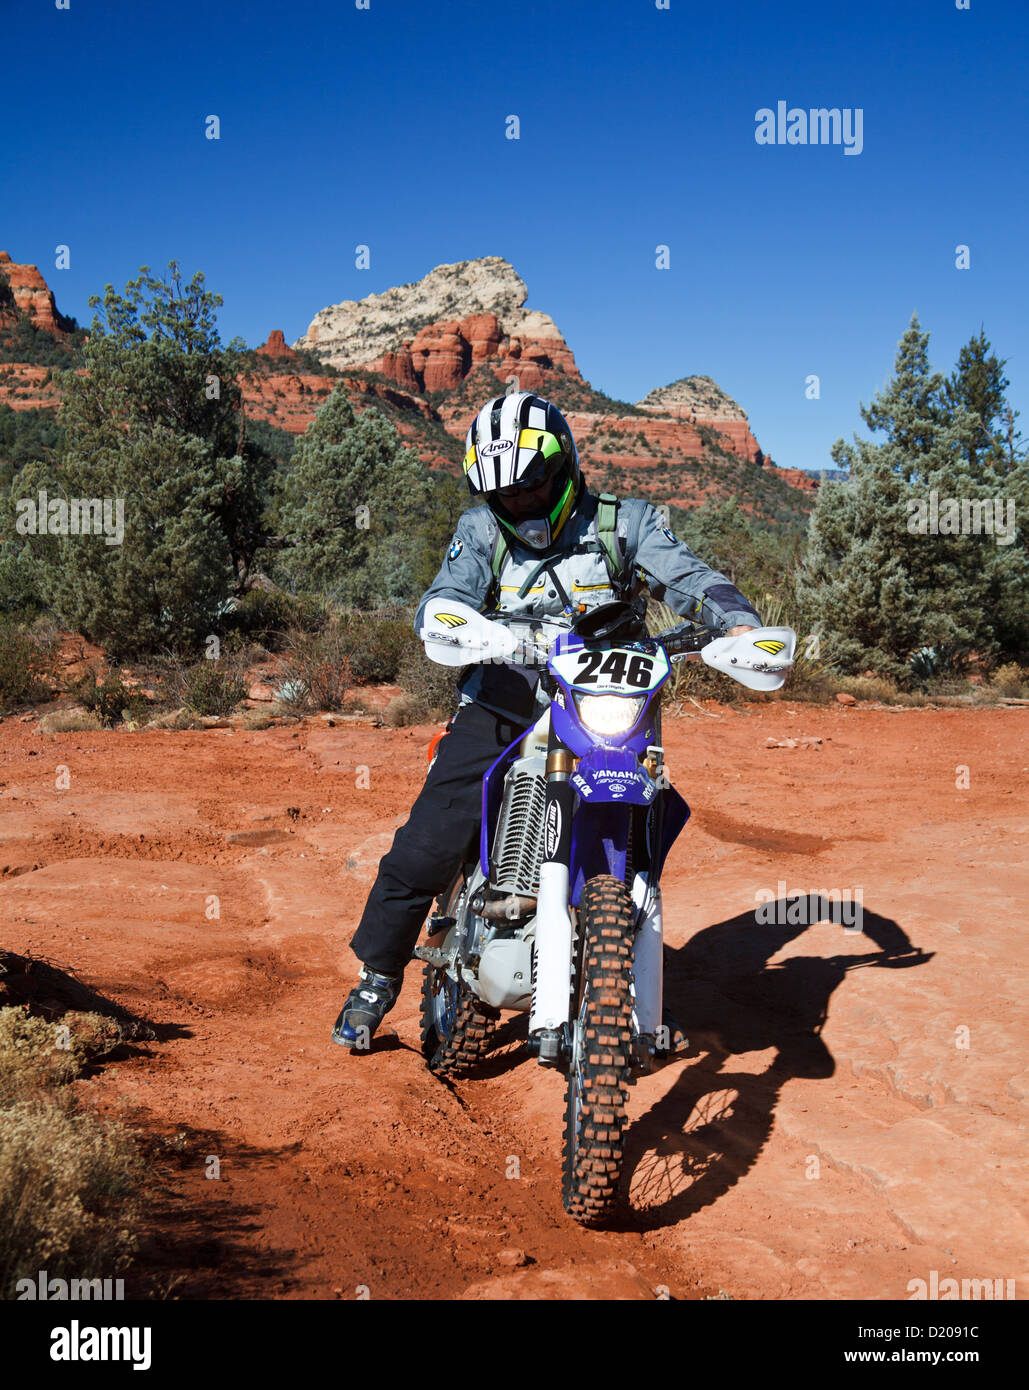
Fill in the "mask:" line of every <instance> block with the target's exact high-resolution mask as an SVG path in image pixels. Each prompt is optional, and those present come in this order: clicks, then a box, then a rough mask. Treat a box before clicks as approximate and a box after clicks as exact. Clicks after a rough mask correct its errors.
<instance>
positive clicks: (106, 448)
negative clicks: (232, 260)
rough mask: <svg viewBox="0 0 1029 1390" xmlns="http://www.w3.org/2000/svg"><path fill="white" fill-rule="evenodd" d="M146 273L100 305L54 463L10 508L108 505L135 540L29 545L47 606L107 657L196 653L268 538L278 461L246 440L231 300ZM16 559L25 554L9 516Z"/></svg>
mask: <svg viewBox="0 0 1029 1390" xmlns="http://www.w3.org/2000/svg"><path fill="white" fill-rule="evenodd" d="M169 272H170V274H169V276H168V278H166V279H165V278H158V277H155V276H152V275H151V274H150V273H149V268H148V267H147V266H143V267H141V269H140V275H139V278H138V279H136V280H132V281H129V283H128V285H127V286H126V289H125V293H124V294H123V295H119V294H117V293H116V292H115V290H114V289H113V287H112V286H110V285H108V286H107V287H106V290H105V293H104V297H103V300H101V299H100V298H99V297H98V296H93V297H91V299H90V301H89V302H90V304H91V306H93V307H94V308H99V312H98V313H97V315H96V316H95V317H94V320H93V324H92V328H91V331H90V339H89V343H88V344H87V346H86V348H85V353H84V366H85V368H86V374H85V375H77V374H76V373H74V372H62V373H59V374H58V375H57V381H58V385H59V387H60V389H61V391H62V395H63V399H62V403H61V409H60V414H59V422H60V425H61V429H62V437H61V441H60V445H59V448H58V451H57V455H56V458H55V459H54V460H53V461H52V462H51V461H45V460H40V461H36V462H33V463H30V464H28V465H27V466H26V467H24V468H23V469H21V470H20V472H19V473H18V474H17V475H16V477H15V479H14V481H13V483H12V486H11V489H10V495H11V501H12V503H13V502H15V501H16V500H17V499H19V498H20V499H25V498H34V497H36V496H37V495H38V493H39V491H40V489H44V490H46V492H47V493H48V495H49V497H50V499H51V500H52V501H53V500H58V499H65V500H68V499H72V498H86V499H109V500H110V501H111V503H112V504H114V503H116V502H118V501H120V502H121V504H122V506H123V508H124V536H123V539H122V541H121V543H120V544H108V543H107V540H106V539H105V537H103V536H99V535H85V536H82V535H78V536H75V535H55V534H52V530H53V527H52V525H51V528H50V531H49V532H47V533H45V534H41V535H40V534H35V535H27V536H26V537H25V541H24V547H23V549H22V550H21V552H20V554H19V555H18V563H19V564H21V565H24V563H25V562H26V557H27V559H28V562H29V563H30V564H31V568H32V571H33V574H34V576H35V577H36V580H37V583H38V588H39V592H40V595H41V597H42V599H43V601H44V603H45V604H46V605H47V606H48V607H50V608H52V609H53V610H54V611H55V612H56V613H57V614H58V615H59V616H60V617H61V618H63V619H64V620H65V621H66V622H68V623H69V624H71V625H73V626H74V627H75V628H76V629H77V630H79V631H81V632H83V633H84V634H85V635H87V636H89V637H91V638H93V639H94V640H97V641H99V642H102V643H104V644H105V645H106V646H107V647H108V648H109V650H110V651H111V653H112V654H115V655H130V654H133V653H136V652H143V651H147V650H152V649H153V648H154V647H157V646H162V645H166V644H167V645H171V646H176V647H183V648H187V647H191V646H196V645H197V644H198V643H199V642H200V640H201V639H202V638H203V637H204V636H205V635H206V634H207V633H209V632H211V630H212V628H213V626H214V625H215V623H216V622H217V619H218V617H219V615H220V614H221V613H222V612H223V611H224V609H225V607H226V604H227V601H228V599H229V598H230V596H231V595H232V594H234V593H238V592H240V591H241V590H242V588H243V587H244V585H245V583H246V579H247V576H248V574H249V571H250V569H251V567H252V566H253V564H254V561H255V558H256V555H257V552H258V549H259V547H260V545H261V543H262V541H263V539H264V537H263V530H262V525H261V517H262V513H263V511H264V508H265V506H266V502H267V498H266V492H267V487H268V482H269V479H270V476H271V471H272V469H273V467H274V461H273V460H272V459H270V458H269V457H268V456H267V455H266V454H265V453H264V452H263V451H262V450H260V449H258V448H255V447H254V446H252V445H250V444H249V443H248V441H247V440H246V438H245V431H244V423H243V412H242V396H241V393H240V390H239V387H238V386H237V384H236V379H237V376H238V374H239V371H240V366H241V363H242V351H243V344H242V342H241V341H240V340H238V339H234V340H233V341H232V342H231V343H230V344H229V345H228V346H227V347H226V346H223V345H222V344H221V342H220V340H219V336H218V332H217V328H216V325H215V313H214V311H215V308H216V307H217V306H218V305H220V304H221V302H222V301H221V296H220V295H215V294H211V293H210V292H208V291H207V290H205V288H204V277H203V275H202V274H201V273H199V272H198V273H197V274H196V275H194V277H193V279H192V280H191V281H190V282H189V283H185V282H184V281H183V279H182V276H181V274H180V271H179V268H178V266H177V264H176V263H175V262H174V261H173V262H172V263H171V264H170V266H169ZM4 534H5V539H6V540H9V541H11V542H12V544H11V545H8V546H7V547H6V550H7V552H8V554H7V555H5V560H9V559H10V554H11V553H13V551H14V549H15V548H16V543H15V542H14V541H13V530H12V527H11V525H10V517H9V515H8V517H7V518H6V519H5V526H4Z"/></svg>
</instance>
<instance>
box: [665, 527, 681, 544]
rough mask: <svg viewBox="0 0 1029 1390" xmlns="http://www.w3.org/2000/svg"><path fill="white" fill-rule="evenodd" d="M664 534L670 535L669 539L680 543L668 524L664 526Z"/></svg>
mask: <svg viewBox="0 0 1029 1390" xmlns="http://www.w3.org/2000/svg"><path fill="white" fill-rule="evenodd" d="M663 534H664V535H666V536H667V537H668V539H669V540H670V541H672V542H673V543H674V544H675V545H678V544H679V542H678V540H677V539H676V537H675V536H673V535H672V533H671V531H669V529H668V527H667V526H665V527H664V528H663Z"/></svg>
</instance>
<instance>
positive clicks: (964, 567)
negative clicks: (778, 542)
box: [799, 317, 1026, 681]
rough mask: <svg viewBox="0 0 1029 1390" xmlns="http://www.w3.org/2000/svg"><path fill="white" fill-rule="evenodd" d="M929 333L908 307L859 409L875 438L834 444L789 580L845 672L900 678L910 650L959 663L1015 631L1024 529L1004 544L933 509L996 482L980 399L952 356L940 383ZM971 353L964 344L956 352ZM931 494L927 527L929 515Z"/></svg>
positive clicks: (996, 650) (980, 494) (1004, 642)
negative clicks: (796, 574) (795, 573)
mask: <svg viewBox="0 0 1029 1390" xmlns="http://www.w3.org/2000/svg"><path fill="white" fill-rule="evenodd" d="M975 342H976V340H974V339H973V344H975ZM928 344H929V335H928V333H923V332H922V330H921V327H920V325H919V323H918V319H917V317H913V318H912V320H911V324H910V326H909V328H908V330H907V332H906V333H905V334H904V337H903V338H902V339H901V341H900V344H899V347H898V352H897V359H896V365H895V373H894V376H893V378H892V380H891V381H889V382H888V383H887V385H886V387H885V388H884V390H883V391H881V392H879V393H878V394H877V395H876V396H875V397H874V398H873V400H872V403H871V405H870V406H868V407H865V406H862V407H861V415H862V418H863V420H864V421H865V423H866V425H868V426H869V427H870V429H872V430H873V431H874V432H876V433H878V434H880V435H883V436H884V438H883V440H882V442H881V443H873V442H872V441H870V440H866V439H860V438H855V441H854V443H853V444H845V443H844V442H843V440H838V441H837V443H836V444H835V445H834V446H833V450H832V457H833V460H834V462H835V463H836V464H837V466H838V467H841V468H845V469H846V470H847V471H848V474H849V476H848V478H847V480H846V481H843V482H826V483H823V485H822V487H821V489H820V492H819V498H818V502H817V504H816V507H815V510H814V512H813V513H812V515H811V521H810V527H809V533H808V544H807V548H806V552H805V560H804V566H803V570H802V573H801V582H800V586H799V587H800V592H801V595H802V600H803V617H804V620H805V622H806V624H807V625H808V627H809V628H815V627H817V628H819V630H821V631H822V632H823V633H824V634H825V637H826V639H827V652H828V654H829V655H830V656H831V657H832V658H833V659H835V660H836V661H838V662H839V664H840V666H841V667H842V668H843V669H844V670H852V671H854V670H862V669H864V668H865V667H869V668H871V669H872V670H873V671H876V672H879V673H882V674H884V675H889V676H891V677H893V678H894V679H897V680H900V681H905V680H907V679H908V678H910V675H911V669H912V668H911V661H912V657H913V656H915V654H916V653H918V652H920V651H922V649H928V651H930V652H931V653H932V656H933V661H934V664H935V666H936V668H937V669H947V668H948V667H949V668H950V669H960V667H961V665H962V662H963V660H964V659H965V658H966V657H967V656H968V654H970V653H971V652H973V651H974V652H975V653H976V654H977V655H978V656H980V657H982V658H985V659H991V658H996V657H999V656H1002V655H1004V656H1017V654H1018V651H1019V650H1020V649H1021V648H1022V647H1024V637H1025V634H1024V620H1025V616H1026V600H1025V581H1026V562H1025V532H1024V529H1022V528H1021V527H1020V528H1019V529H1018V530H1017V532H1016V533H1012V534H1011V540H1010V542H1009V543H1002V541H1001V538H1000V537H999V536H998V535H996V534H988V533H986V532H985V531H981V532H980V533H979V534H975V533H973V532H971V531H970V530H969V529H968V528H967V527H964V526H963V525H962V524H960V522H959V523H958V524H955V523H954V521H953V517H954V515H955V512H954V508H953V507H951V508H950V510H949V512H948V509H947V508H946V507H943V510H942V511H941V505H942V504H943V503H948V502H952V503H953V504H954V506H956V507H957V514H958V515H959V516H960V509H961V505H962V504H963V503H970V502H972V501H977V500H979V499H985V498H987V497H990V496H991V494H995V493H996V484H997V476H996V474H995V473H994V472H993V470H992V468H990V467H989V466H988V460H989V458H991V457H992V451H984V449H983V447H982V439H983V428H984V426H983V419H982V416H981V415H980V413H979V411H980V410H983V409H986V410H988V409H990V402H989V401H988V400H987V397H986V396H984V395H983V394H982V392H981V391H980V392H979V393H978V394H977V392H976V390H975V389H974V387H973V383H972V380H971V378H970V377H968V376H966V375H963V374H962V367H961V366H960V365H959V369H958V374H957V376H956V378H955V379H952V382H954V383H955V384H952V385H951V387H950V389H949V390H948V384H947V383H945V381H944V378H943V376H942V375H941V374H940V373H939V372H934V371H933V370H932V368H931V367H930V364H929V356H928ZM982 346H983V344H982V343H981V344H980V347H982ZM970 349H972V345H970ZM974 360H975V357H974V352H973V354H972V356H966V358H965V361H966V363H967V362H973V361H974ZM994 384H995V383H994ZM973 407H974V408H973ZM995 415H996V409H994V416H995ZM992 418H993V417H991V422H992ZM1023 472H1024V469H1023ZM1008 481H1009V482H1010V484H1011V487H1012V489H1013V492H1017V493H1018V497H1021V496H1022V494H1023V493H1024V491H1025V488H1024V478H1022V477H1021V476H1019V475H1018V474H1017V470H1016V472H1015V473H1013V474H1012V475H1011V477H1010V478H1009V479H1008ZM1018 497H1016V498H1015V499H1014V500H1015V502H1016V513H1017V512H1018V511H1021V506H1022V503H1021V502H1019V500H1018ZM933 506H935V507H936V513H935V514H936V515H937V516H939V517H940V521H939V523H938V525H937V529H936V533H935V534H934V533H933V531H932V528H931V526H930V525H929V524H927V518H928V517H929V516H931V515H933V511H932V509H933ZM1024 515H1025V513H1024V511H1023V512H1022V520H1023V524H1024Z"/></svg>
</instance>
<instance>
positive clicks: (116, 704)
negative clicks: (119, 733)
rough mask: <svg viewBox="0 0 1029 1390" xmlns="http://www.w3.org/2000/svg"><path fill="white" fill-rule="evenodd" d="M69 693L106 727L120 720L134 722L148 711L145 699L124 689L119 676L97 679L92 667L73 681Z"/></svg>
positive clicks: (109, 675)
mask: <svg viewBox="0 0 1029 1390" xmlns="http://www.w3.org/2000/svg"><path fill="white" fill-rule="evenodd" d="M71 692H72V694H73V695H74V696H75V697H76V699H78V700H80V701H81V702H82V704H83V705H85V707H86V709H87V710H89V711H90V712H91V713H92V714H95V715H96V716H97V718H98V719H99V720H100V722H101V723H102V724H105V725H106V726H107V727H108V728H110V727H112V726H113V725H115V724H118V723H120V722H121V721H122V719H123V718H127V719H134V720H138V719H140V718H142V717H143V716H144V715H145V714H146V712H147V710H148V709H149V704H148V702H147V698H146V696H145V695H143V694H142V693H141V692H140V691H139V690H138V689H136V688H135V687H129V686H126V685H125V684H123V682H122V679H121V677H120V676H116V675H113V674H112V673H111V672H108V673H107V674H106V675H104V676H101V675H100V673H99V671H98V670H97V668H96V666H90V667H88V668H87V669H86V671H85V673H84V674H83V675H82V676H80V677H79V679H78V680H77V681H75V682H73V684H72V686H71Z"/></svg>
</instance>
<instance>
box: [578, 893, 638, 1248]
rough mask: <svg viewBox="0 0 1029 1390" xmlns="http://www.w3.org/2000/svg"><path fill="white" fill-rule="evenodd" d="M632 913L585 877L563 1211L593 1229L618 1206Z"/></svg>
mask: <svg viewBox="0 0 1029 1390" xmlns="http://www.w3.org/2000/svg"><path fill="white" fill-rule="evenodd" d="M634 921H635V918H634V913H633V906H632V899H631V897H630V896H629V891H628V889H627V888H626V886H625V884H624V883H622V882H621V881H620V880H619V879H617V878H614V877H613V876H611V875H609V874H604V875H601V876H599V877H597V878H593V879H590V881H589V882H588V883H587V884H586V886H585V888H584V889H583V894H582V901H581V902H580V904H579V931H580V950H581V952H582V964H581V969H580V971H579V997H578V1006H579V1007H578V1013H577V1016H576V1019H575V1022H574V1024H573V1027H572V1052H571V1059H570V1062H569V1067H568V1091H567V1107H566V1112H565V1142H564V1183H563V1190H562V1200H563V1203H564V1209H565V1211H566V1212H567V1213H568V1215H569V1216H571V1217H573V1218H574V1219H575V1220H576V1221H578V1222H579V1223H580V1224H581V1225H584V1226H599V1225H602V1224H603V1222H604V1221H605V1220H606V1219H608V1218H609V1217H610V1216H611V1214H612V1213H613V1211H614V1209H615V1207H616V1206H617V1203H618V1192H619V1186H620V1183H621V1174H622V1138H623V1135H624V1132H625V1127H626V1122H627V1116H626V1108H627V1103H628V1090H629V1083H630V1077H631V1067H632V940H633V926H634Z"/></svg>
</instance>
